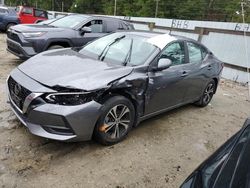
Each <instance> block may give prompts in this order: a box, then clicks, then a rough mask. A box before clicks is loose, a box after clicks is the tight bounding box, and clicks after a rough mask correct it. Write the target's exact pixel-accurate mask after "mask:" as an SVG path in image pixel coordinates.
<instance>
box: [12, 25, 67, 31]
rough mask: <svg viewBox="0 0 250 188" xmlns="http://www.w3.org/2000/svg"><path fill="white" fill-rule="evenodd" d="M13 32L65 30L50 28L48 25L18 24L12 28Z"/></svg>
mask: <svg viewBox="0 0 250 188" xmlns="http://www.w3.org/2000/svg"><path fill="white" fill-rule="evenodd" d="M12 29H13V30H15V31H18V32H21V33H22V32H48V31H51V32H53V31H54V32H59V31H63V30H65V29H67V28H59V27H52V26H49V25H38V24H19V25H15V26H13V27H12Z"/></svg>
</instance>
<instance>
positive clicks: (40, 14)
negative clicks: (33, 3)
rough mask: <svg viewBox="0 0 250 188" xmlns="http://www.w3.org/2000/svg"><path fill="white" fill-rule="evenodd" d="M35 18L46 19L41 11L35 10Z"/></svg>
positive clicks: (44, 13)
mask: <svg viewBox="0 0 250 188" xmlns="http://www.w3.org/2000/svg"><path fill="white" fill-rule="evenodd" d="M35 17H40V18H47V14H46V12H45V11H43V10H35Z"/></svg>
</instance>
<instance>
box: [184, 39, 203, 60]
mask: <svg viewBox="0 0 250 188" xmlns="http://www.w3.org/2000/svg"><path fill="white" fill-rule="evenodd" d="M187 46H188V55H189V62H190V63H201V62H202V60H203V55H202V51H201V48H200V47H199V46H198V45H196V44H194V43H192V42H187Z"/></svg>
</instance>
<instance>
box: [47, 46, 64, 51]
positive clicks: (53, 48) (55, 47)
mask: <svg viewBox="0 0 250 188" xmlns="http://www.w3.org/2000/svg"><path fill="white" fill-rule="evenodd" d="M62 48H64V47H63V46H60V45H53V46H50V47H49V48H48V49H47V50H56V49H62Z"/></svg>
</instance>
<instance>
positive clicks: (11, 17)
mask: <svg viewBox="0 0 250 188" xmlns="http://www.w3.org/2000/svg"><path fill="white" fill-rule="evenodd" d="M19 23H20V20H19V19H18V16H17V13H16V10H15V8H11V7H4V6H0V30H1V31H7V30H8V29H9V28H10V27H11V26H13V25H16V24H19Z"/></svg>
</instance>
